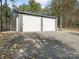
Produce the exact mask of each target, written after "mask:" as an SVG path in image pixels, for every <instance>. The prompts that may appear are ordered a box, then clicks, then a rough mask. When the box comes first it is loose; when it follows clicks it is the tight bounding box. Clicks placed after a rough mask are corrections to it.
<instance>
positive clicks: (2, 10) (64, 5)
mask: <svg viewBox="0 0 79 59" xmlns="http://www.w3.org/2000/svg"><path fill="white" fill-rule="evenodd" d="M10 1H11V2H12V8H11V7H9V5H8V4H7V0H5V3H4V4H3V5H2V0H0V4H1V6H0V31H5V30H10V29H11V23H12V22H13V21H14V20H13V19H15V17H16V15H14V11H13V10H17V11H24V12H32V13H39V14H44V15H52V16H57V17H58V28H60V30H62V28H66V29H79V17H78V16H79V3H78V0H52V1H51V2H50V3H49V5H48V6H46V7H45V8H42V7H41V4H40V3H37V2H35V0H29V2H28V4H22V5H20V6H18V7H17V6H16V5H15V2H16V0H10Z"/></svg>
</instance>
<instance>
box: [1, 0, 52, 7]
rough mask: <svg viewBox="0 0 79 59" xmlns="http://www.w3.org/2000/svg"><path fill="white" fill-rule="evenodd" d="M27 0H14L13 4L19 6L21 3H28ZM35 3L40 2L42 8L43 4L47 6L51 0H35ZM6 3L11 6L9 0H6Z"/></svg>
mask: <svg viewBox="0 0 79 59" xmlns="http://www.w3.org/2000/svg"><path fill="white" fill-rule="evenodd" d="M2 1H3V3H4V1H5V0H2ZM28 1H29V0H16V2H15V4H16V5H17V6H19V5H22V4H24V3H25V4H28ZM35 1H36V2H37V3H40V4H41V6H42V8H44V7H45V6H47V5H48V4H49V2H51V0H35ZM8 4H9V6H10V7H11V4H12V3H11V1H10V0H8Z"/></svg>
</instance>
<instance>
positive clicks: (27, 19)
mask: <svg viewBox="0 0 79 59" xmlns="http://www.w3.org/2000/svg"><path fill="white" fill-rule="evenodd" d="M40 19H41V18H40V17H37V16H29V15H24V16H23V31H24V32H28V31H30V32H32V31H40V30H41V27H40V25H41V20H40Z"/></svg>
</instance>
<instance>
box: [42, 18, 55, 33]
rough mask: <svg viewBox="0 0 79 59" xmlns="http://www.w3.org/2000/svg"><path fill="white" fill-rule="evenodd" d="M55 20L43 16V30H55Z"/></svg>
mask: <svg viewBox="0 0 79 59" xmlns="http://www.w3.org/2000/svg"><path fill="white" fill-rule="evenodd" d="M55 20H56V19H50V18H43V31H56V29H55Z"/></svg>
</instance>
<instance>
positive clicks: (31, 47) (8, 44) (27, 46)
mask: <svg viewBox="0 0 79 59" xmlns="http://www.w3.org/2000/svg"><path fill="white" fill-rule="evenodd" d="M6 35H7V34H6ZM2 37H5V36H2V35H1V37H0V40H1V41H2V39H3V38H2ZM1 43H3V45H1V46H0V59H79V33H78V32H37V33H35V32H33V33H13V34H10V35H8V36H7V37H6V38H4V41H2V42H1Z"/></svg>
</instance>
